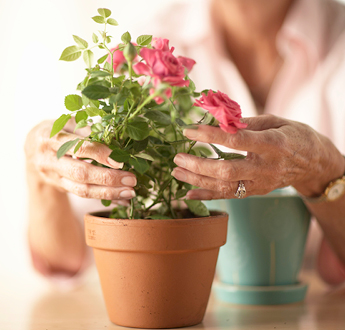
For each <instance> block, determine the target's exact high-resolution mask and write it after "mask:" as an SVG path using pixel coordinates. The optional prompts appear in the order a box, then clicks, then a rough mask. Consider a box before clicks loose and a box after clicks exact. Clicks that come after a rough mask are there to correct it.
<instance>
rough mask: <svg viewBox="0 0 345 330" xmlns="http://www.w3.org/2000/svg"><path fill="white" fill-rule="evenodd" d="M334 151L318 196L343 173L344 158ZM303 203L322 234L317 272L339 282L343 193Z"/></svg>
mask: <svg viewBox="0 0 345 330" xmlns="http://www.w3.org/2000/svg"><path fill="white" fill-rule="evenodd" d="M336 154H337V156H336V157H330V158H329V163H330V166H331V170H330V171H328V173H329V175H330V176H329V178H328V179H326V180H324V183H323V184H322V185H321V187H322V191H319V192H318V195H321V193H322V192H323V191H324V189H325V188H326V187H327V185H328V184H329V182H330V181H333V180H336V179H338V178H340V177H342V176H343V175H344V172H345V160H344V158H343V157H342V156H341V155H340V153H339V152H338V151H337V152H336ZM334 160H335V161H334ZM332 163H333V165H332ZM325 173H327V172H326V171H325ZM306 205H307V207H308V208H309V210H310V211H311V213H312V214H313V215H314V216H315V218H316V219H317V221H318V222H319V224H320V226H321V228H322V231H323V233H324V239H323V242H322V244H321V246H320V251H319V256H318V264H317V267H318V270H319V273H320V275H321V276H322V277H323V279H324V280H325V281H327V282H328V283H330V284H338V283H341V282H343V281H345V243H344V242H345V195H343V196H341V197H340V198H338V199H337V200H335V201H325V202H320V203H310V202H308V200H307V201H306Z"/></svg>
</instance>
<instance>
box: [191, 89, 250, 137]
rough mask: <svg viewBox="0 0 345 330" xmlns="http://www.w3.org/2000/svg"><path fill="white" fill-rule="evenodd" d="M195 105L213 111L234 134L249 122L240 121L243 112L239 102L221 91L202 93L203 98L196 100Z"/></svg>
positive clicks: (222, 124) (223, 126) (220, 122)
mask: <svg viewBox="0 0 345 330" xmlns="http://www.w3.org/2000/svg"><path fill="white" fill-rule="evenodd" d="M194 105H195V106H197V107H200V108H203V109H205V110H207V111H208V112H209V113H211V114H212V115H213V116H214V117H215V118H216V119H217V120H218V121H219V126H220V128H221V129H222V130H223V131H225V132H228V133H232V134H233V133H236V132H237V129H240V128H246V127H247V124H244V123H241V122H240V119H241V118H242V112H241V108H240V106H239V104H238V103H236V102H235V101H233V100H231V99H230V98H229V96H227V95H226V94H224V93H222V92H220V91H218V92H217V93H213V91H212V90H209V91H208V93H207V95H206V94H204V93H202V96H201V98H200V99H199V100H195V103H194Z"/></svg>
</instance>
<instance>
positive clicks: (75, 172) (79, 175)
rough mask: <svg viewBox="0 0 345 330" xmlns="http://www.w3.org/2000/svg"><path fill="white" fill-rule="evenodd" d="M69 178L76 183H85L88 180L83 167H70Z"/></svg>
mask: <svg viewBox="0 0 345 330" xmlns="http://www.w3.org/2000/svg"><path fill="white" fill-rule="evenodd" d="M70 175H71V177H72V178H73V179H74V180H75V181H77V182H86V181H87V179H88V172H87V170H86V169H85V167H83V166H80V165H79V166H72V167H71V169H70Z"/></svg>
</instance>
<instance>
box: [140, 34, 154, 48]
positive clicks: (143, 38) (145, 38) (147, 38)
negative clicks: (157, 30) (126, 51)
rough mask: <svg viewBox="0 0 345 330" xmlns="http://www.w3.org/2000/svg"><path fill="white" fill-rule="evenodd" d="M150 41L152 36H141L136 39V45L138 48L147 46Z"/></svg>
mask: <svg viewBox="0 0 345 330" xmlns="http://www.w3.org/2000/svg"><path fill="white" fill-rule="evenodd" d="M151 41H152V36H151V35H148V34H144V35H141V36H139V37H138V38H137V44H138V45H140V46H146V45H149V44H150V42H151Z"/></svg>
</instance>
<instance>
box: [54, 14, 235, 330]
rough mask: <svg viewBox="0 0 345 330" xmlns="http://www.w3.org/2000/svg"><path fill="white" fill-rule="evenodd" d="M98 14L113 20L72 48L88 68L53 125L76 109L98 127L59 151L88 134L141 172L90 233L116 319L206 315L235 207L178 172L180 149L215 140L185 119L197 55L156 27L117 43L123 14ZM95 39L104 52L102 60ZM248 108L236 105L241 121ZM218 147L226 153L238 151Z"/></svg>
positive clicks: (80, 122)
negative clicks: (204, 198) (209, 200)
mask: <svg viewBox="0 0 345 330" xmlns="http://www.w3.org/2000/svg"><path fill="white" fill-rule="evenodd" d="M98 13H99V15H97V16H95V17H93V18H92V19H93V20H94V21H95V22H96V23H99V24H102V25H104V29H103V30H102V31H101V32H99V35H97V34H93V36H92V40H93V44H94V45H93V46H92V47H90V46H89V44H88V43H87V42H86V41H85V40H84V39H82V38H80V37H77V36H74V40H75V42H76V45H74V46H70V47H67V48H66V49H65V50H64V51H63V52H62V55H61V58H60V59H61V60H65V61H74V60H76V59H78V58H79V57H81V56H83V59H84V61H85V63H86V64H87V69H86V77H85V78H84V79H83V80H82V82H80V83H79V85H78V87H77V89H78V90H79V91H80V92H81V95H79V94H72V95H68V96H66V98H65V106H66V108H67V109H68V110H69V111H70V113H68V114H63V115H62V116H61V117H60V118H58V119H57V120H56V121H55V123H54V125H53V128H52V132H51V136H54V135H55V134H58V133H59V132H60V130H61V129H63V127H64V125H65V124H66V123H67V122H68V121H69V120H70V119H71V118H73V117H74V119H75V122H76V129H78V128H83V127H86V126H88V127H90V134H89V135H88V136H87V137H84V138H82V137H80V138H77V139H75V140H72V141H68V142H67V143H65V144H63V145H62V146H61V147H60V149H59V150H58V152H57V157H58V158H60V157H63V156H64V155H65V154H66V152H68V151H69V150H73V151H74V153H77V152H78V150H79V148H80V147H81V146H82V145H83V143H85V141H88V142H91V143H95V144H105V145H107V146H108V147H109V148H110V149H111V150H112V152H111V154H110V158H112V159H113V160H114V161H116V162H119V163H123V170H126V171H130V172H132V173H134V174H135V175H136V177H137V186H136V187H135V191H136V197H134V198H133V199H132V200H131V202H130V206H129V207H125V206H120V205H118V206H116V207H115V208H114V209H113V210H112V211H111V212H99V213H96V214H87V215H86V216H85V231H86V242H87V244H88V245H89V246H92V247H93V248H94V254H95V260H96V265H97V268H98V272H99V276H100V280H101V285H102V290H103V294H104V298H105V302H106V305H107V310H108V314H109V317H110V319H111V321H113V322H114V323H116V324H119V325H124V326H130V327H144V328H167V327H181V326H189V325H193V324H197V323H199V322H201V321H202V318H203V316H204V313H205V309H206V306H207V302H208V297H209V294H210V289H211V284H212V280H213V276H214V271H215V266H216V260H217V256H218V251H219V247H220V246H221V245H223V244H225V242H226V229H227V215H226V214H225V213H221V212H211V213H210V212H209V211H208V209H207V208H206V207H205V206H204V204H203V203H202V202H200V201H193V200H186V199H185V196H186V193H187V192H188V190H190V189H191V188H192V186H191V185H189V184H187V183H184V182H181V181H178V180H176V179H175V178H174V177H173V176H172V175H171V172H172V170H173V169H174V167H175V166H176V165H175V164H174V162H173V159H174V156H175V155H176V154H177V153H179V152H185V153H191V154H194V155H197V156H200V157H207V155H209V149H207V148H205V147H202V146H198V145H195V142H193V141H190V140H188V139H187V138H186V137H185V136H184V135H183V129H184V128H185V127H192V126H191V123H192V122H191V120H190V118H189V117H188V115H189V112H190V111H191V109H192V108H193V104H194V102H195V98H196V97H199V96H200V95H201V94H200V93H196V92H195V85H194V83H193V81H192V80H191V79H190V78H189V76H188V73H189V72H190V70H191V69H192V68H193V66H194V64H195V61H193V60H192V59H189V58H186V57H181V56H180V57H176V56H175V55H174V54H173V51H174V48H173V47H171V48H170V46H169V41H168V40H166V39H157V38H152V36H150V35H141V36H139V37H138V38H137V39H136V42H132V38H131V35H130V34H129V33H128V32H126V33H124V34H123V35H122V37H121V43H119V44H118V45H117V46H115V47H113V48H111V47H109V44H110V43H111V37H110V36H109V35H108V32H107V27H108V25H117V22H116V21H115V20H114V19H113V18H110V15H111V12H110V10H108V9H104V8H101V9H98ZM94 47H95V48H99V49H101V51H102V56H101V57H100V58H99V59H98V60H97V63H96V64H95V65H94V64H93V57H94V54H93V52H92V50H91V48H94ZM206 93H208V94H207V95H211V94H210V93H213V91H205V92H204V94H203V95H202V97H201V99H200V100H199V101H197V102H199V103H200V104H202V103H203V101H204V100H205V99H206V98H207V95H206ZM219 95H221V96H222V97H223V98H227V96H226V95H224V94H222V93H220V92H219ZM227 99H228V98H227ZM228 100H229V102H232V101H231V100H230V99H228ZM234 104H235V103H234ZM240 114H241V112H240V109H239V107H238V108H234V114H233V118H234V119H236V120H237V122H238V123H239V118H240ZM236 120H235V121H236ZM200 124H214V125H216V124H217V121H216V120H215V118H214V117H213V116H212V115H211V114H210V113H206V114H202V115H201V118H200V120H199V121H198V122H197V123H195V124H193V125H200ZM239 125H240V124H239ZM213 148H214V150H215V151H216V152H217V154H218V158H217V159H220V158H225V159H230V158H232V157H237V156H236V155H234V154H228V153H224V152H221V151H220V150H218V149H217V148H216V147H213ZM92 164H93V165H95V166H104V165H100V164H98V163H97V162H96V161H95V160H92ZM102 203H103V204H104V205H105V206H109V205H110V204H111V201H107V200H103V201H102Z"/></svg>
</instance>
